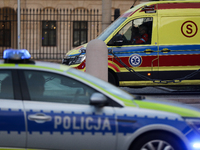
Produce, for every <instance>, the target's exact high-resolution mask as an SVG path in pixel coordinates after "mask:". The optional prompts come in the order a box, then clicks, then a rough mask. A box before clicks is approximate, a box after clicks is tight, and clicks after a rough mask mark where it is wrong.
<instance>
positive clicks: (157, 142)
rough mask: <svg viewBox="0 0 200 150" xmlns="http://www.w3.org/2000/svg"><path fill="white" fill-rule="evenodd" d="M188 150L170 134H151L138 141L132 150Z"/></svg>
mask: <svg viewBox="0 0 200 150" xmlns="http://www.w3.org/2000/svg"><path fill="white" fill-rule="evenodd" d="M166 149H167V150H186V149H185V148H184V147H183V144H181V143H180V140H178V139H177V138H175V137H174V136H172V135H170V134H165V133H164V134H163V133H153V132H152V133H151V134H147V135H144V136H142V137H140V138H139V139H137V140H136V141H135V142H134V143H133V144H132V147H131V150H166Z"/></svg>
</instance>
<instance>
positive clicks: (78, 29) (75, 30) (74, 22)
mask: <svg viewBox="0 0 200 150" xmlns="http://www.w3.org/2000/svg"><path fill="white" fill-rule="evenodd" d="M76 23H77V24H78V28H76V25H77V24H76ZM81 23H85V25H86V28H85V29H82V28H81ZM75 32H78V44H75V41H76V39H75ZM81 32H84V33H85V35H86V38H85V40H86V41H85V42H84V41H83V42H84V43H82V41H81V38H82V34H81ZM87 42H88V21H73V46H74V47H76V46H80V45H82V44H85V43H87Z"/></svg>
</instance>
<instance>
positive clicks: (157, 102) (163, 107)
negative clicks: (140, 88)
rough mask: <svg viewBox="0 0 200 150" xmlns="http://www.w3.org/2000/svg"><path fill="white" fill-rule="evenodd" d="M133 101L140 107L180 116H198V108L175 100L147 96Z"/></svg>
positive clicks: (199, 114) (199, 113) (199, 116)
mask: <svg viewBox="0 0 200 150" xmlns="http://www.w3.org/2000/svg"><path fill="white" fill-rule="evenodd" d="M135 102H136V103H137V105H138V106H139V107H140V108H146V109H153V110H159V111H165V112H171V113H176V114H179V115H181V116H182V117H198V118H200V109H198V108H195V107H192V106H188V105H186V104H183V103H180V102H176V101H171V100H166V99H149V98H147V99H144V100H135Z"/></svg>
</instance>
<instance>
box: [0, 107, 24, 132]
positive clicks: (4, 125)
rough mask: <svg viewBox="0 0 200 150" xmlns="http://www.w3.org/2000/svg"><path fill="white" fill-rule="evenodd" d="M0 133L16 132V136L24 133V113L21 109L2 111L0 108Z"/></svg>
mask: <svg viewBox="0 0 200 150" xmlns="http://www.w3.org/2000/svg"><path fill="white" fill-rule="evenodd" d="M0 131H7V133H8V134H10V132H12V131H17V132H18V134H21V132H25V131H26V129H25V118H24V112H23V111H22V110H21V109H19V110H11V109H5V110H4V109H2V108H0Z"/></svg>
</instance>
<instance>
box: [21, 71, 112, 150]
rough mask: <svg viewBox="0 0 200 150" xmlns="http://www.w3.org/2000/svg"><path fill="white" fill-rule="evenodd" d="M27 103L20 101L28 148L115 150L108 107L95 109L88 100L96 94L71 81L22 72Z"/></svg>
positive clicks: (32, 72)
mask: <svg viewBox="0 0 200 150" xmlns="http://www.w3.org/2000/svg"><path fill="white" fill-rule="evenodd" d="M21 76H24V77H25V78H26V81H27V86H28V88H27V89H28V92H29V94H30V97H27V99H30V101H24V105H25V110H26V116H27V124H28V134H27V136H28V137H27V147H28V148H43V149H65V150H66V149H71V150H72V149H73V150H75V149H99V150H102V149H109V150H114V149H115V142H116V134H115V123H114V115H113V114H114V113H113V111H114V110H113V108H112V107H103V108H96V107H95V106H91V105H89V98H90V96H91V94H92V93H94V92H96V91H95V90H94V89H92V88H91V87H89V86H87V85H85V84H84V83H81V82H79V81H77V80H74V79H72V78H69V77H66V76H63V75H58V74H55V73H49V72H41V71H32V70H30V71H29V70H26V71H24V72H23V73H22V75H21Z"/></svg>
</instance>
